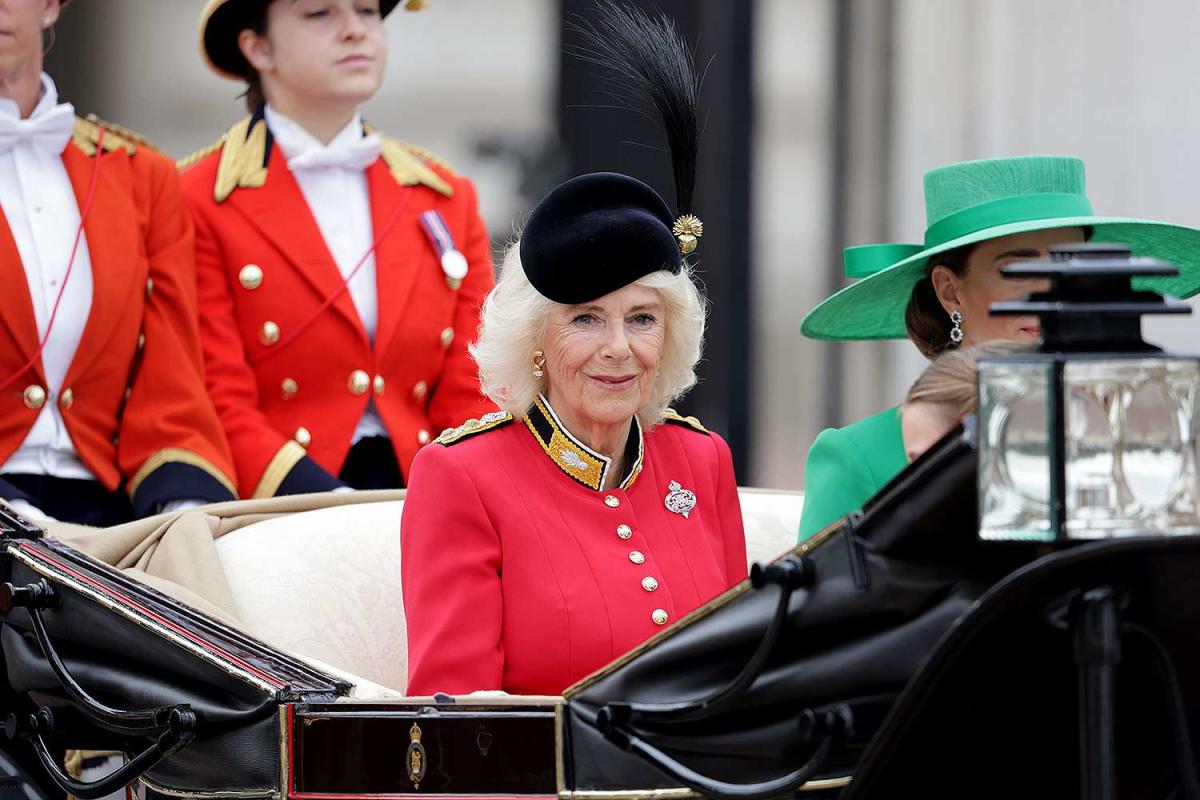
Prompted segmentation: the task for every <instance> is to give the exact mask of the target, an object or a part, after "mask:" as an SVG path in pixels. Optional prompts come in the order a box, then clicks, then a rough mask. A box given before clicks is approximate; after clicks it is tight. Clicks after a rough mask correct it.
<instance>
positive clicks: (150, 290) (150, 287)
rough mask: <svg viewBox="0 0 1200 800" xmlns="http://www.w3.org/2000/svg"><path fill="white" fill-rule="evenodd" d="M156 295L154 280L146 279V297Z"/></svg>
mask: <svg viewBox="0 0 1200 800" xmlns="http://www.w3.org/2000/svg"><path fill="white" fill-rule="evenodd" d="M152 294H154V278H146V297H149V296H150V295H152Z"/></svg>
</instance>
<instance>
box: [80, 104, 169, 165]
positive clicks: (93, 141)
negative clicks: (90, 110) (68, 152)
mask: <svg viewBox="0 0 1200 800" xmlns="http://www.w3.org/2000/svg"><path fill="white" fill-rule="evenodd" d="M101 129H103V130H104V152H106V153H111V152H113V151H114V150H124V151H125V152H126V153H128V154H129V155H133V154H134V153H136V152H137V149H138V147H148V148H149V149H151V150H156V149H157V148H156V147H155V146H154V145H153V144H151V143H150V140H149V139H147V138H146V137H144V136H142V135H141V134H137V133H134V132H133V131H131V130H129V129H128V128H122V127H121V126H120V125H114V124H112V123H111V122H105V121H104V120H102V119H100V118H99V117H97V116H96V115H95V114H88V115H87V118H86V119H84V118H82V117H76V118H75V130H74V131H72V133H71V141H73V142H74V143H75V146H76V147H78V148H79V149H80V150H82V151H83V152H84V153H86V154H87V155H88V156H94V155H96V145H97V144H99V142H100V130H101Z"/></svg>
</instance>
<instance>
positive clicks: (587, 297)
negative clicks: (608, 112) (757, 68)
mask: <svg viewBox="0 0 1200 800" xmlns="http://www.w3.org/2000/svg"><path fill="white" fill-rule="evenodd" d="M597 8H598V15H597V17H596V18H595V22H594V23H581V24H579V25H576V26H575V27H576V30H577V32H578V33H579V34H580V39H581V40H582V41H583V42H584V43H583V44H581V45H579V46H577V47H575V48H573V52H574V54H575V55H576V56H578V57H579V58H582V59H583V60H585V61H590V62H592V63H595V64H599V65H601V66H603V67H606V68H608V69H609V70H611V71H612V72H613V73H614V74H615V76H616V79H617V80H616V82H615V83H614V84H613V91H612V94H613V96H614V98H616V99H617V100H619V101H623V102H624V103H625V104H626V105H628V106H630V107H632V108H635V109H638V110H641V108H640V107H646V110H647V111H649V112H652V113H653V115H654V116H656V117H658V119H659V120H660V121H661V122H662V125H663V129H664V132H665V133H666V136H667V145H668V149H669V150H670V153H671V162H672V167H673V172H674V177H675V194H676V197H677V201H678V208H679V211H678V214H680V215H682V216H677V215H676V213H674V212H672V211H671V207H670V206H669V205H668V204H667V202H666V201H665V200H663V198H662V197H661V196H660V195H659V194H658V192H656V191H654V190H653V189H651V188H650V187H649V186H647V185H646V184H645V183H642V182H641V181H639V180H638V179H636V178H631V177H630V176H628V175H621V174H618V173H615V172H595V173H591V174H588V175H580V176H578V177H576V178H572V179H571V180H569V181H567V182H566V183H563V184H561V185H559V186H558V187H556V188H555V189H554V190H553V191H551V192H550V193H549V194H548V195H546V197H545V198H543V199H542V201H541V202H540V203H538V204H537V207H536V208H534V210H533V213H532V214H531V215H530V217H529V221H528V222H527V223H526V225H525V229H524V231H523V232H522V234H521V245H520V246H521V266H522V267H523V268H524V270H525V275H526V276H527V277H528V278H529V282H530V283H531V284H533V288H535V289H537V290H538V292H539V293H541V295H542V296H544V297H546V298H549V299H550V300H553V301H555V302H558V303H564V304H568V305H574V304H578V303H586V302H588V301H591V300H595V299H597V298H599V297H603V296H604V295H606V294H608V293H609V292H614V291H616V290H617V289H620V288H621V287H623V286H628V285H629V284H631V283H633V282H634V281H636V280H638V279H639V278H641V277H643V276H646V275H649V274H650V273H652V272H658V271H659V270H668V271H670V272H672V273H678V272H679V271H680V270H681V269H682V268H683V264H684V257H685V256H687V255H688V254H690V253H691V252H692V251H694V250H695V249H696V244H697V239H699V237H700V235H701V234H702V233H703V226H702V225H701V223H700V220H699V219H697V218H696V217H694V216H692V215H690V214H687V213H686V212H687V209H688V207H689V205H690V204H691V198H692V186H693V184H694V183H695V174H696V154H697V150H698V141H699V133H698V125H697V122H696V99H697V96H698V94H699V88H700V87H699V80H698V78H697V77H696V72H695V68H694V67H693V64H692V56H691V52H690V51H689V50H688V48H687V46H686V45H685V44H684V42H683V41H682V40H681V39H680V37H679V34H678V32H677V31H676V29H675V26H674V24H673V23H672V22H671V20H670V19H669V18H668V17H666V16H665V15H659V16H658V17H657V18H651V17H648V16H646V15H645V14H644V13H642V12H640V11H638V10H636V9H634V8H629V7H625V6H619V5H617V4H616V3H613V2H608V1H607V0H605V1H604V2H600V3H598V4H597Z"/></svg>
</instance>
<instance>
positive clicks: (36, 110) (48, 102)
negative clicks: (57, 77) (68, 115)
mask: <svg viewBox="0 0 1200 800" xmlns="http://www.w3.org/2000/svg"><path fill="white" fill-rule="evenodd" d="M57 105H58V87H57V86H55V85H54V79H53V78H51V77H50V76H49V75H48V74H46V73H45V72H43V73H42V94H41V96H40V97H39V98H38V103H37V105H36V106H34V107H33V113H32V114H30V115H29V118H30V119H34V118H35V117H40V116H41V115H42V114H45V113H46V112H48V111H50V110H51V109H53V108H55V107H56V106H57ZM0 116H5V117H9V118H11V119H20V118H21V107H20V106H19V105H17V101H16V100H13V99H12V98H9V97H0Z"/></svg>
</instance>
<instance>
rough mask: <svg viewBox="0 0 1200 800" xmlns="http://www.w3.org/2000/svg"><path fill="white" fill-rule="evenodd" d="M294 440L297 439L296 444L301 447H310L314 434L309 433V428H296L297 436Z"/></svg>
mask: <svg viewBox="0 0 1200 800" xmlns="http://www.w3.org/2000/svg"><path fill="white" fill-rule="evenodd" d="M292 438H293V439H295V440H296V444H298V445H300V446H301V447H308V446H309V445H310V444H312V434H311V433H309V431H308V428H296V435H295V436H293V437H292Z"/></svg>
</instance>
